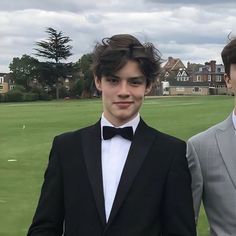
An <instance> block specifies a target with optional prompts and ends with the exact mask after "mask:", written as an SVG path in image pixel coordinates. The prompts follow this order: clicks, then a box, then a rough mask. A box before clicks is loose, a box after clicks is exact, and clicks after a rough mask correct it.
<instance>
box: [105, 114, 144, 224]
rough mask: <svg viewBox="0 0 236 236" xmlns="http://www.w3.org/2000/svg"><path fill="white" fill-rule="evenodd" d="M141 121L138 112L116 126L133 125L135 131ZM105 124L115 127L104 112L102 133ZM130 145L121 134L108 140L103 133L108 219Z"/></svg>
mask: <svg viewBox="0 0 236 236" xmlns="http://www.w3.org/2000/svg"><path fill="white" fill-rule="evenodd" d="M139 121H140V115H139V114H138V115H137V116H136V117H135V118H134V119H133V120H131V121H129V122H128V123H126V124H124V125H122V126H119V127H116V128H124V127H127V126H132V127H133V132H135V130H136V128H137V126H138V123H139ZM103 126H112V127H114V126H113V125H112V124H111V123H110V122H109V121H108V120H107V119H106V118H105V117H104V115H103V114H102V118H101V134H102V127H103ZM130 145H131V141H129V140H127V139H124V138H122V137H121V136H119V135H116V136H114V137H113V138H111V139H108V140H104V139H103V135H102V153H101V155H102V177H103V191H104V198H105V212H106V220H107V221H108V219H109V215H110V212H111V208H112V205H113V201H114V199H115V195H116V191H117V187H118V184H119V182H120V177H121V174H122V171H123V168H124V165H125V162H126V158H127V155H128V152H129V149H130Z"/></svg>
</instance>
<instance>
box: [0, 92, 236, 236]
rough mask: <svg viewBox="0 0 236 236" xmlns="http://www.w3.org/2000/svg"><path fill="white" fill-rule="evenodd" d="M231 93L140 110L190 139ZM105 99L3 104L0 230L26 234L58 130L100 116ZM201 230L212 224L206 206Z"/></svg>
mask: <svg viewBox="0 0 236 236" xmlns="http://www.w3.org/2000/svg"><path fill="white" fill-rule="evenodd" d="M233 104H234V99H233V97H230V96H204V97H176V98H174V97H163V98H148V99H146V100H145V102H144V106H143V108H142V111H141V114H142V117H143V118H144V119H145V120H146V122H147V123H148V124H150V125H151V126H153V127H155V128H157V129H159V130H161V131H163V132H166V133H169V134H171V135H174V136H177V137H179V138H181V139H184V140H187V139H188V138H189V137H190V136H192V135H194V134H196V133H198V132H200V131H203V130H205V129H207V128H208V127H209V126H211V125H213V124H215V123H217V122H219V121H221V120H223V119H225V118H226V117H227V116H228V114H229V113H230V112H231V111H232V109H233ZM101 111H102V107H101V101H100V100H76V101H59V102H56V101H52V102H34V103H5V104H4V103H2V104H0V150H1V154H0V219H1V222H0V235H1V236H25V235H26V232H27V229H28V227H29V225H30V223H31V220H32V216H33V213H34V211H35V207H36V204H37V201H38V196H39V192H40V187H41V184H42V181H43V173H44V170H45V167H46V165H47V161H48V153H49V150H50V147H51V143H52V139H53V137H54V136H55V135H57V134H60V133H62V132H65V131H69V130H74V129H78V128H81V127H84V126H87V125H89V124H92V123H94V122H96V121H97V120H98V118H99V117H100V114H101ZM198 230H199V236H207V235H209V234H208V225H207V220H206V217H205V214H204V212H203V211H201V217H200V222H199V227H198Z"/></svg>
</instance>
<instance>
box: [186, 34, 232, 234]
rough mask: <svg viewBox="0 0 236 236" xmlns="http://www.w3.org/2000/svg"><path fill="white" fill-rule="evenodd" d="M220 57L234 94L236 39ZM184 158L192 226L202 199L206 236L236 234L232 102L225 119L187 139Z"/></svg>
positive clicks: (228, 83)
mask: <svg viewBox="0 0 236 236" xmlns="http://www.w3.org/2000/svg"><path fill="white" fill-rule="evenodd" d="M221 56H222V60H223V63H224V66H225V75H224V79H225V82H226V84H227V87H228V88H231V89H232V91H233V92H234V94H235V95H236V38H235V39H232V40H231V41H230V42H229V43H228V44H227V45H226V46H225V47H224V49H223V51H222V53H221ZM187 159H188V163H189V168H190V172H191V175H192V191H193V200H194V210H195V217H196V223H197V219H198V214H199V209H200V205H201V200H202V201H203V205H204V209H205V211H206V215H207V218H208V221H209V225H210V235H212V236H228V235H236V99H235V106H234V110H233V112H232V113H231V114H230V115H229V116H228V118H227V119H226V120H224V121H223V122H221V123H219V124H216V125H215V126H213V127H211V128H209V129H208V130H206V131H204V132H202V133H200V134H197V135H195V136H193V137H191V138H190V139H189V140H188V142H187Z"/></svg>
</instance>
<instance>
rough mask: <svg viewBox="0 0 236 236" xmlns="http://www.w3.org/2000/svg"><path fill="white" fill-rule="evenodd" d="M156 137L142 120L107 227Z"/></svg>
mask: <svg viewBox="0 0 236 236" xmlns="http://www.w3.org/2000/svg"><path fill="white" fill-rule="evenodd" d="M154 139H155V134H154V132H151V129H150V128H148V126H147V125H146V124H145V123H144V122H143V120H140V123H139V125H138V127H137V130H136V132H135V135H134V140H133V142H132V144H131V147H130V151H129V154H128V157H127V160H126V163H125V166H124V169H123V172H122V176H121V179H120V183H119V186H118V189H117V193H116V196H115V199H114V203H113V206H112V210H111V213H110V217H109V220H108V224H107V227H108V226H109V225H110V224H111V222H112V221H113V219H114V218H115V216H116V214H117V212H118V210H119V209H120V207H121V206H122V203H123V202H124V200H125V197H126V195H127V193H128V191H129V189H130V187H131V186H132V183H133V181H134V179H135V177H136V175H137V173H138V171H139V169H140V167H141V166H142V163H143V161H144V160H145V158H146V156H147V153H148V151H149V150H150V147H151V145H152V143H153V141H154Z"/></svg>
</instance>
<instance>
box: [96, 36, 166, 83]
mask: <svg viewBox="0 0 236 236" xmlns="http://www.w3.org/2000/svg"><path fill="white" fill-rule="evenodd" d="M129 60H133V61H136V62H137V63H138V64H139V68H140V70H141V71H142V73H143V74H144V75H145V77H146V79H147V85H149V84H150V83H151V82H153V81H154V80H155V79H156V78H157V76H158V75H159V73H160V64H161V54H160V52H159V51H158V50H157V49H156V48H155V47H154V45H153V44H152V43H149V42H148V43H143V44H142V43H141V42H140V41H139V40H138V39H136V38H135V37H134V36H132V35H129V34H118V35H114V36H112V37H111V38H104V39H103V40H102V42H101V43H97V44H96V46H95V48H94V51H93V63H92V70H93V73H94V75H95V76H97V77H98V79H101V78H102V76H108V75H111V74H113V73H115V72H117V71H118V70H120V69H121V68H122V67H123V66H124V65H125V64H126V63H127V62H128V61H129Z"/></svg>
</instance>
